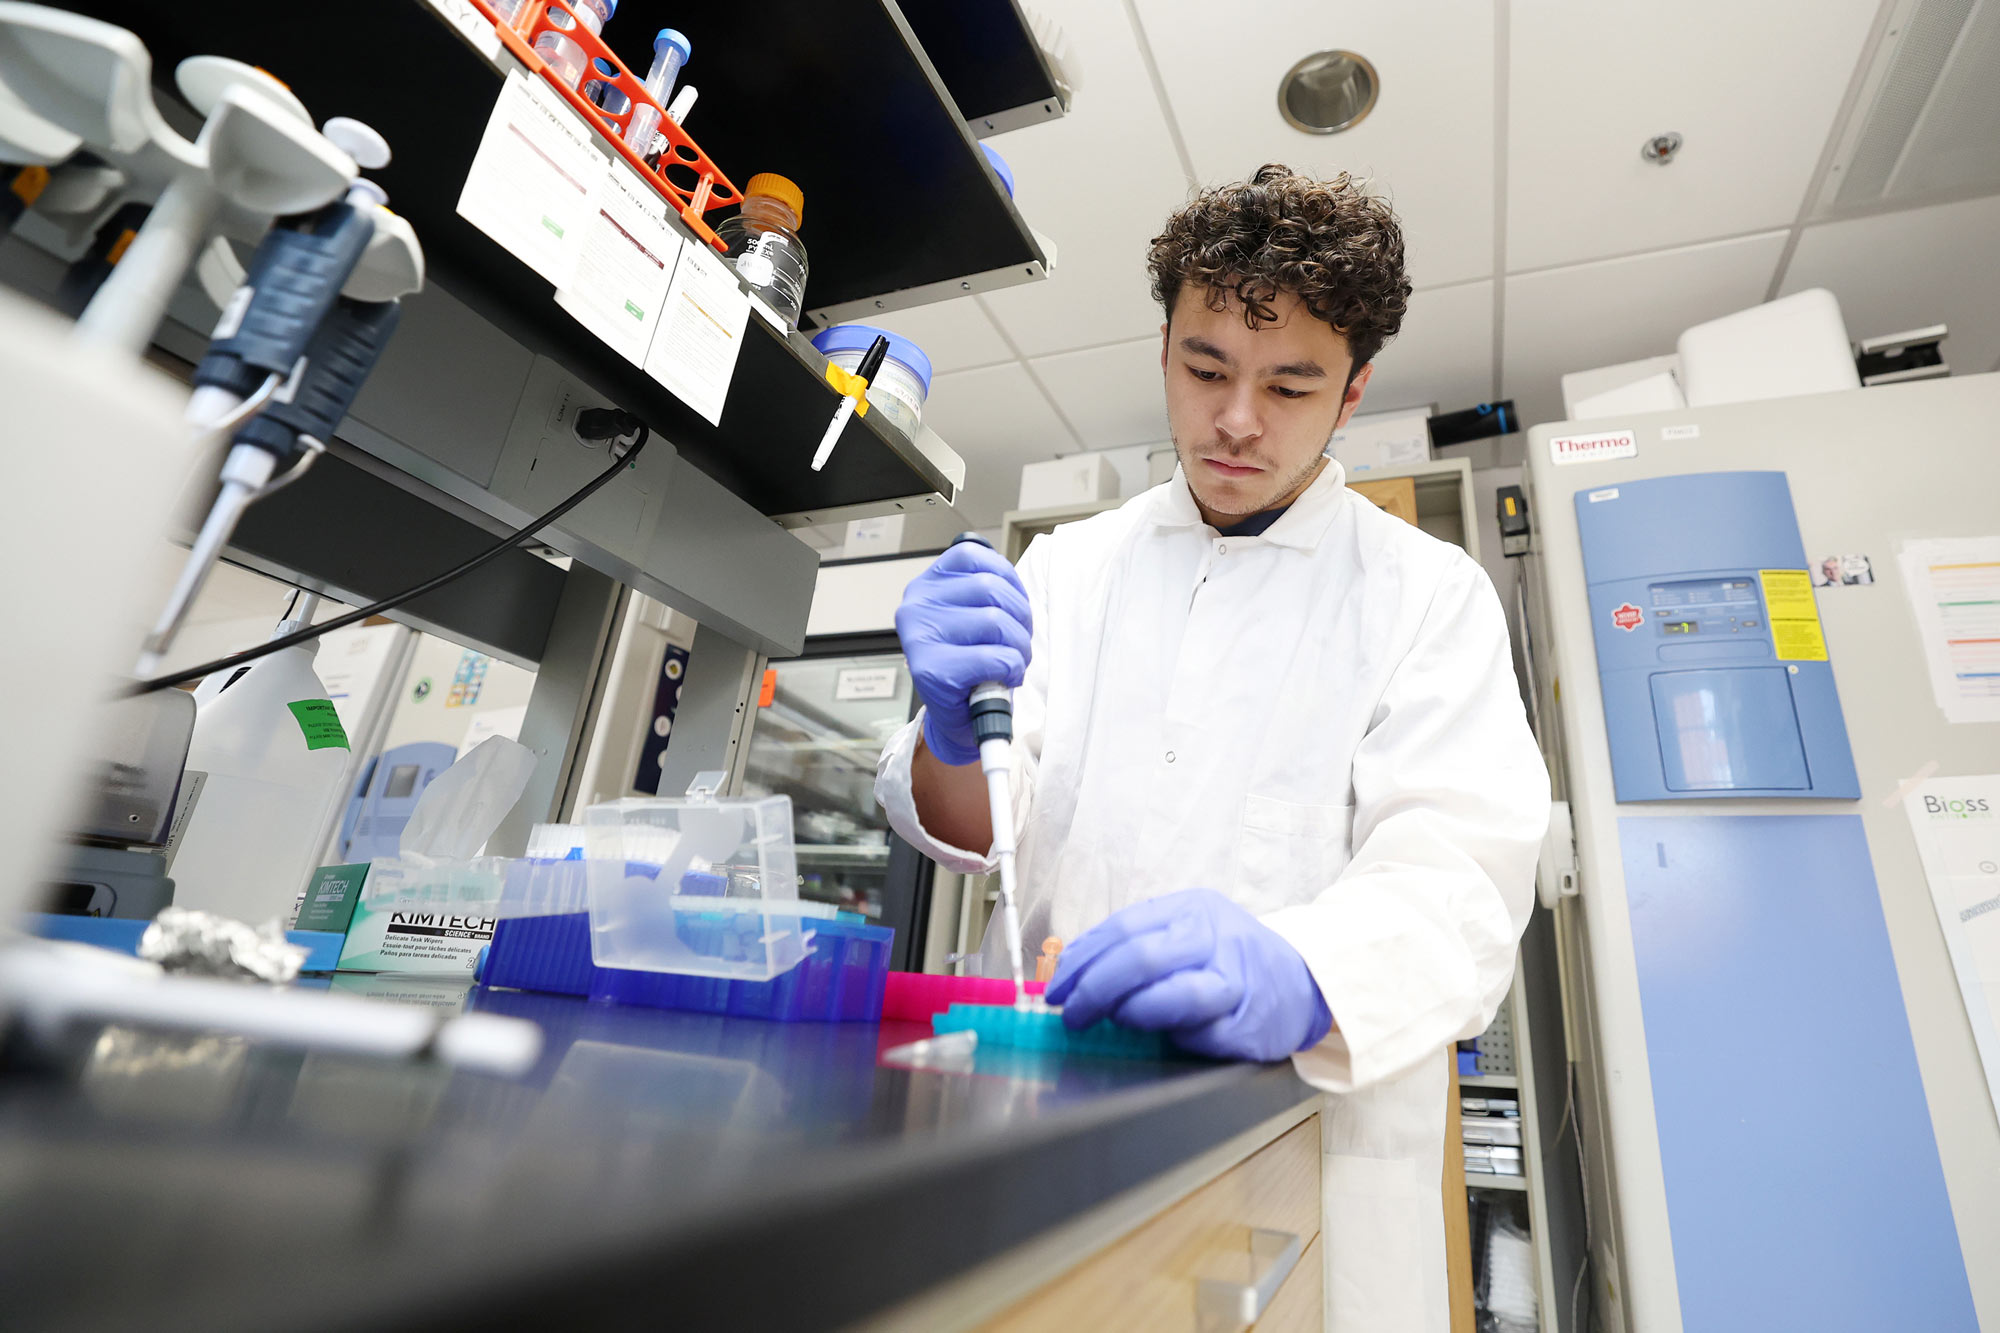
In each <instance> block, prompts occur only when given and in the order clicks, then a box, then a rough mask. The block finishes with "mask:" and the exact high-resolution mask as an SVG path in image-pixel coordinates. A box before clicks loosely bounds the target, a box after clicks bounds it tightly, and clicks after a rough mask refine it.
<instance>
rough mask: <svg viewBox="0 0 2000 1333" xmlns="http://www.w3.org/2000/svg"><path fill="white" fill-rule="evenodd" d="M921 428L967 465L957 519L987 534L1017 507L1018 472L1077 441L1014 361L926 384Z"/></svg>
mask: <svg viewBox="0 0 2000 1333" xmlns="http://www.w3.org/2000/svg"><path fill="white" fill-rule="evenodd" d="M924 421H925V423H926V424H927V425H929V426H930V428H931V429H932V430H935V431H936V432H937V433H938V434H939V435H940V436H941V437H943V439H944V442H945V443H946V444H948V445H950V446H951V447H952V448H953V449H955V450H957V451H958V454H959V456H960V457H961V458H963V459H964V460H965V487H964V490H963V492H962V495H961V498H960V500H959V502H958V505H957V509H958V512H959V513H961V514H963V515H965V517H966V519H967V521H968V522H970V523H971V524H972V526H974V527H988V526H991V525H993V524H996V523H998V522H999V521H1000V517H1001V515H1003V514H1005V513H1006V512H1007V511H1008V510H1010V509H1012V508H1013V507H1014V501H1015V500H1016V499H1018V498H1019V496H1020V494H1021V466H1022V464H1024V463H1034V462H1039V461H1040V460H1042V459H1047V458H1054V457H1055V456H1056V455H1057V454H1067V453H1074V452H1075V451H1076V447H1077V442H1076V437H1075V436H1073V435H1071V434H1070V433H1069V430H1068V428H1066V427H1065V426H1064V425H1063V424H1062V418H1060V417H1058V416H1057V415H1056V410H1055V408H1053V407H1051V406H1050V405H1049V400H1048V399H1047V398H1045V397H1044V396H1043V395H1042V391H1041V390H1040V389H1038V388H1036V387H1035V382H1034V381H1033V380H1031V379H1029V378H1028V371H1027V368H1026V367H1024V366H1023V365H1022V364H1021V363H1020V362H1018V361H1010V362H1008V363H1007V364H1005V365H1001V366H988V367H986V368H985V369H984V370H961V371H956V372H954V373H952V374H949V375H939V376H938V377H937V378H936V379H934V380H932V381H931V394H930V397H929V398H928V399H927V400H926V401H925V403H924Z"/></svg>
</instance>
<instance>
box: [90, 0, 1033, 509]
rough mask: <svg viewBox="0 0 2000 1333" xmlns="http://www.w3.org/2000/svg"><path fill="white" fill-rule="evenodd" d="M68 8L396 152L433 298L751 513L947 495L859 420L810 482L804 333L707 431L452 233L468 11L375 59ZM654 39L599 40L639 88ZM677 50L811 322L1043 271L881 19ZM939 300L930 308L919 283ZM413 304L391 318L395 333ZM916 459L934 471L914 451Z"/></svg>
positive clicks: (358, 45) (791, 28) (387, 31)
mask: <svg viewBox="0 0 2000 1333" xmlns="http://www.w3.org/2000/svg"><path fill="white" fill-rule="evenodd" d="M77 7H78V8H80V9H87V10H88V12H89V13H90V14H91V16H92V17H96V18H101V19H104V20H107V21H109V22H113V23H116V24H119V25H121V26H123V27H126V28H129V29H130V30H131V31H132V32H133V33H135V34H136V35H137V36H139V37H140V38H141V40H142V41H144V42H145V43H146V44H147V46H148V47H149V48H150V49H151V51H152V53H153V60H154V67H155V70H156V71H160V72H165V71H171V70H172V69H173V68H174V66H175V65H176V64H178V63H179V61H180V60H181V59H183V58H184V57H186V56H189V55H193V54H197V53H214V54H221V55H230V56H235V57H237V58H240V59H244V60H247V61H251V62H253V63H256V64H259V65H261V66H263V67H265V68H269V69H272V70H274V71H277V72H279V73H281V75H282V77H283V78H284V79H285V80H286V82H287V83H288V84H289V85H290V86H291V87H292V89H293V90H294V91H295V92H296V93H297V94H298V95H299V97H300V98H301V99H302V100H303V101H304V102H305V103H306V104H307V105H308V106H309V107H312V108H314V110H315V111H316V112H317V113H318V114H320V115H348V116H353V117H356V118H358V119H361V120H363V121H366V122H368V123H369V124H371V125H374V126H377V127H378V128H380V129H381V130H382V132H383V133H384V135H385V136H386V137H387V138H388V139H389V140H390V143H391V146H392V148H393V150H394V153H395V156H394V159H393V161H392V162H391V163H390V165H389V166H387V167H386V168H384V169H382V170H381V171H379V172H376V173H373V174H374V176H375V177H376V179H378V180H379V181H380V182H381V184H382V185H383V187H384V188H385V189H387V190H388V192H389V195H390V200H391V206H392V207H394V208H395V209H396V210H397V211H398V212H399V213H401V214H402V215H403V216H405V217H407V218H408V219H409V220H410V221H411V223H412V224H413V225H414V227H415V229H416V231H417V234H418V236H419V237H420V239H421V240H422V242H423V245H424V248H425V253H426V257H427V259H428V262H429V268H430V276H431V282H432V284H433V285H434V286H436V287H438V288H441V289H442V290H443V292H445V293H446V294H448V295H449V296H450V297H451V298H453V299H454V300H455V301H457V302H462V303H463V304H464V305H465V306H466V307H469V308H470V309H471V310H472V311H473V312H474V313H475V314H476V315H477V316H478V317H479V318H481V319H483V320H485V321H487V322H489V323H490V324H491V325H492V326H493V327H495V328H496V329H498V330H499V331H500V332H501V333H502V334H504V335H505V336H506V337H507V338H509V339H511V340H512V341H513V342H515V343H517V344H518V345H519V346H521V347H523V348H525V349H527V350H529V351H530V352H532V353H534V354H536V355H539V356H545V357H547V358H549V359H550V360H552V361H554V362H556V363H557V364H558V365H560V366H561V367H563V369H564V370H566V371H567V372H569V373H570V374H572V375H574V376H575V377H576V378H577V379H578V380H581V381H582V382H583V383H585V384H587V385H588V386H590V387H591V388H592V389H594V390H595V391H597V392H598V393H600V394H601V395H602V396H603V397H604V398H606V399H608V400H610V401H612V402H615V403H616V404H618V405H619V406H622V407H626V408H628V409H630V410H632V411H634V412H637V413H638V414H639V415H640V416H641V417H642V418H643V419H645V420H646V422H647V424H648V425H650V426H651V427H653V429H654V430H655V431H656V432H658V433H660V434H661V435H662V436H663V437H664V438H666V439H667V440H669V441H670V442H671V443H672V445H673V447H674V448H675V450H677V451H678V453H679V455H680V456H681V458H683V459H684V460H686V461H689V462H691V463H693V464H694V465H695V466H696V467H698V468H699V469H700V470H701V471H703V472H704V473H706V474H707V475H708V476H710V477H712V478H713V479H714V480H716V481H717V482H719V483H721V484H722V485H723V486H725V487H726V488H727V489H729V490H730V491H732V492H733V493H735V494H736V495H738V496H739V497H741V498H742V499H743V500H745V501H746V502H747V503H749V504H750V505H752V506H754V507H755V508H757V509H758V510H760V511H761V512H763V513H765V514H768V515H773V516H789V515H796V514H805V513H811V514H814V515H815V516H817V515H821V514H824V513H827V512H829V511H837V510H843V509H845V510H853V509H855V508H857V507H862V506H870V505H873V506H883V505H884V504H885V502H893V501H896V500H908V499H910V498H911V497H918V501H917V502H918V503H921V502H922V497H928V496H939V497H942V499H943V500H944V501H946V502H949V501H950V500H951V499H952V498H953V497H954V495H955V489H956V488H955V484H954V482H955V478H954V477H953V475H952V474H953V473H954V472H955V471H956V470H957V466H958V465H957V463H956V460H955V459H952V458H950V457H949V453H948V450H947V451H943V453H942V456H940V457H937V458H933V457H932V456H931V453H927V452H926V449H925V447H924V446H923V445H922V444H919V443H918V442H914V441H912V440H910V439H909V438H908V437H906V436H904V435H903V434H901V433H900V432H898V431H897V430H896V429H895V428H894V427H892V426H889V425H887V424H886V423H885V422H882V421H880V420H879V419H877V418H876V417H875V415H874V414H870V415H869V417H867V418H857V419H854V420H851V421H850V422H849V424H848V426H847V427H846V429H845V431H844V433H843V434H842V436H841V440H840V444H839V446H838V447H837V448H836V449H835V450H834V452H833V456H832V460H831V461H830V462H829V463H828V465H827V466H826V468H825V470H824V471H822V472H813V471H812V470H811V469H810V468H809V467H808V466H807V464H808V461H809V460H810V458H811V455H812V451H813V447H814V445H815V444H816V443H817V440H818V437H819V433H820V432H821V431H822V430H824V428H825V425H826V422H827V420H828V419H829V417H830V416H831V414H832V411H833V408H834V405H835V404H836V403H837V401H838V398H837V395H836V394H835V392H834V391H833V389H832V388H830V387H829V386H828V385H827V384H826V383H825V382H824V381H823V379H822V378H821V368H822V361H821V358H820V357H819V356H818V354H817V353H815V352H813V351H812V350H811V348H810V346H809V345H808V344H807V342H806V340H805V339H804V338H803V337H801V336H798V335H792V336H789V337H788V336H786V335H784V334H782V333H780V332H779V331H778V330H776V329H774V328H772V327H770V326H769V325H767V324H766V323H764V322H763V321H762V320H760V319H757V318H754V317H753V318H752V319H751V321H750V324H749V328H748V330H747V331H746V332H745V335H744V337H743V340H742V348H741V352H740V355H739V358H738V362H737V365H736V369H735V374H734V377H733V379H732V381H731V385H730V389H729V392H728V397H727V400H726V402H725V404H724V406H723V410H722V413H721V423H720V425H714V426H712V425H710V424H709V423H708V421H707V420H705V419H704V418H703V417H702V416H701V415H700V414H699V413H697V412H696V411H694V410H693V409H692V408H690V407H689V406H687V405H686V404H685V403H683V402H681V401H680V399H678V398H677V397H675V396H674V394H672V393H671V392H669V391H668V390H667V389H666V388H665V387H664V386H663V385H661V384H660V383H659V382H657V381H656V380H654V379H653V378H651V377H650V376H649V375H648V374H647V373H646V372H645V371H644V370H643V369H642V368H641V367H639V366H637V365H634V364H632V363H631V362H629V361H627V360H626V359H625V358H624V357H621V356H620V355H618V354H617V353H616V352H614V351H612V350H611V349H610V348H608V347H607V346H606V345H605V344H603V343H602V342H600V341H598V339H597V338H596V337H594V336H593V335H592V334H591V333H590V332H588V331H587V330H585V329H584V328H583V327H581V326H580V325H579V324H577V323H576V322H575V321H573V320H572V319H571V317H570V316H569V315H568V314H566V313H565V312H564V311H562V310H561V309H559V308H558V307H556V306H555V305H554V304H553V302H552V300H551V294H552V288H551V286H550V284H549V283H548V282H546V281H544V280H543V279H541V278H540V277H538V276H537V275H536V274H535V273H534V272H533V271H532V270H530V269H529V268H528V267H527V266H526V265H525V264H523V263H522V262H521V261H520V260H518V259H516V258H515V257H514V256H513V255H511V254H509V253H507V252H506V251H505V250H503V249H502V248H501V247H500V246H499V245H498V244H496V243H495V242H493V241H492V240H490V239H489V238H488V237H487V236H486V235H485V234H484V233H482V232H480V231H479V230H477V229H476V228H474V227H473V226H472V225H471V224H470V223H469V222H467V221H466V220H465V219H463V218H461V217H460V216H458V211H457V209H458V201H459V195H460V191H461V189H462V187H463V185H464V183H465V179H466V175H467V169H468V167H469V166H470V164H471V162H472V160H473V158H474V156H475V153H476V151H477V149H478V147H479V144H480V141H481V137H482V135H483V133H484V131H485V128H486V122H487V118H488V115H489V113H490V112H491V110H492V108H493V105H494V101H495V99H496V97H498V95H499V93H500V91H501V88H502V86H503V73H504V71H506V70H507V69H509V68H519V67H520V66H519V62H516V61H515V60H514V58H513V56H511V55H509V54H507V53H505V52H504V51H503V52H498V53H497V54H489V52H490V51H491V50H492V47H491V43H490V41H489V42H487V43H484V44H482V45H480V46H479V47H475V45H474V43H473V41H471V40H468V38H467V37H466V36H465V35H464V33H465V32H467V31H472V32H475V33H476V32H477V28H476V25H477V24H478V23H481V22H483V21H484V20H482V19H480V17H479V15H478V13H477V11H476V10H474V9H472V8H471V7H470V6H469V5H460V4H457V3H454V0H430V2H426V0H405V3H404V5H403V6H401V7H400V12H399V13H398V14H397V15H396V18H395V21H394V22H393V23H389V24H384V25H382V26H381V28H380V31H381V33H382V40H379V41H373V40H369V39H367V38H366V37H365V36H364V35H363V33H362V31H361V30H360V29H358V28H357V29H356V30H355V31H354V33H353V34H352V35H351V36H352V40H350V39H349V38H348V37H347V36H343V35H342V33H341V32H340V31H337V30H336V31H329V30H328V29H327V28H326V27H325V26H323V25H312V24H299V23H297V22H295V21H293V18H294V16H292V15H290V14H289V13H287V12H286V11H284V10H283V9H282V8H281V7H280V8H274V7H270V6H265V7H261V8H259V7H251V8H249V9H243V10H239V9H235V8H229V9H228V10H227V11H226V12H225V11H224V10H218V9H216V8H215V7H212V6H211V7H208V8H206V9H204V8H202V7H199V6H197V7H195V8H192V9H187V8H173V9H170V10H166V11H163V10H161V9H160V8H159V7H158V6H154V5H149V4H141V3H138V2H137V0H105V2H104V3H97V4H92V5H89V6H87V7H86V6H77ZM448 15H449V17H448ZM622 17H623V16H621V18H622ZM370 22H371V23H375V22H378V20H376V19H371V20H370ZM651 37H652V29H651V27H649V26H647V25H645V24H643V23H638V22H636V21H630V20H628V21H627V23H626V24H621V23H620V22H619V21H618V20H614V21H613V22H612V23H611V24H610V25H608V27H607V31H606V33H605V39H606V41H607V42H608V43H609V44H610V45H611V46H612V47H613V48H614V49H615V50H617V51H618V53H619V55H620V56H621V58H623V59H624V60H625V61H626V63H627V64H628V65H636V66H637V67H638V68H639V69H644V68H645V66H646V64H647V61H648V59H649V55H650V53H649V51H648V49H647V44H648V43H649V42H650V40H651ZM697 40H698V42H699V43H700V45H699V47H698V49H697V51H696V53H695V55H694V57H693V59H692V60H691V62H690V65H689V68H688V72H687V76H686V77H687V81H688V82H691V83H694V84H696V85H697V86H698V87H699V88H700V90H701V98H700V101H699V103H698V110H697V111H695V112H694V113H693V114H692V115H691V116H690V118H689V126H688V128H689V132H690V133H692V134H693V135H694V136H695V137H696V139H697V140H698V141H699V142H700V144H701V146H702V148H703V150H704V151H706V152H707V153H708V154H709V156H710V157H711V158H712V159H713V160H714V161H715V162H716V163H717V164H718V166H720V168H721V169H722V170H723V171H724V172H726V173H727V174H728V175H729V177H730V179H731V180H732V181H734V182H736V183H737V184H738V185H739V186H741V184H742V183H743V182H744V181H746V180H748V179H749V177H751V176H752V175H754V174H757V173H758V172H760V171H775V172H779V173H781V174H785V175H788V176H790V177H791V178H792V179H793V180H795V181H796V182H797V183H798V184H799V186H800V187H801V189H802V190H803V191H804V194H805V198H806V210H805V218H806V221H805V223H804V227H803V232H802V234H803V236H804V237H805V240H806V243H807V246H808V250H809V255H810V259H811V266H812V267H811V275H810V280H809V284H808V291H807V295H806V300H807V302H808V304H809V306H810V307H811V308H821V307H824V306H827V305H837V304H842V303H849V302H854V301H859V300H864V299H865V300H867V301H869V302H871V303H872V302H874V301H875V300H877V299H882V300H883V301H884V302H885V306H884V308H890V307H893V306H894V305H898V304H908V303H911V300H912V299H913V298H910V297H908V296H907V293H909V292H911V291H913V290H918V289H921V290H925V291H929V290H931V289H933V288H936V289H937V290H936V291H935V294H934V295H931V296H929V297H925V298H921V299H938V298H940V297H942V296H944V295H947V294H955V293H956V292H957V291H958V290H959V288H958V287H957V284H958V283H961V282H963V283H967V284H969V286H968V287H967V288H966V290H988V289H991V288H993V287H998V286H1003V285H1011V284H1012V283H1014V282H1029V281H1034V280H1036V279H1038V278H1040V277H1041V276H1043V275H1044V273H1045V272H1046V269H1045V266H1044V265H1043V263H1042V257H1041V253H1040V250H1039V248H1038V247H1037V246H1036V244H1035V242H1034V239H1033V236H1032V234H1031V233H1030V231H1029V229H1028V227H1027V225H1026V224H1025V223H1024V222H1023V221H1022V220H1021V218H1020V216H1019V214H1018V213H1017V212H1016V211H1015V210H1014V208H1013V205H1012V202H1011V200H1009V198H1008V197H1007V194H1006V191H1005V189H1004V188H1003V187H1002V186H1001V184H1000V182H999V180H998V178H997V177H996V176H995V175H994V173H993V171H992V168H991V167H990V166H989V165H988V163H987V162H986V160H985V158H984V156H983V155H982V154H981V152H980V150H979V146H978V144H977V142H976V141H975V140H974V139H973V137H972V135H971V133H970V131H969V130H968V129H967V128H966V127H965V125H964V123H963V121H962V120H961V119H960V118H959V116H958V113H957V111H956V109H955V107H954V106H953V104H952V101H951V98H950V96H949V95H948V94H947V93H946V92H945V90H944V87H943V85H942V83H941V82H940V81H939V79H938V76H937V74H936V71H935V70H934V69H932V67H931V65H930V63H929V61H928V60H927V59H926V58H925V56H924V54H923V51H922V49H921V47H920V46H919V45H918V44H917V42H916V40H915V38H914V36H913V35H912V34H911V32H910V29H909V27H908V25H907V24H906V23H905V22H904V21H903V19H902V16H901V14H900V12H899V11H898V10H897V9H896V8H895V6H894V5H892V4H887V3H881V2H879V0H878V2H877V3H871V4H863V5H855V6H841V7H838V8H837V9H835V8H830V7H826V6H818V5H813V4H810V3H806V2H805V0H776V2H775V3H773V4H766V5H761V6H755V7H735V8H730V7H724V8H721V9H717V10H713V11H710V12H705V13H704V14H703V15H702V17H701V24H700V32H699V36H698V38H697ZM836 107H837V112H836V111H835V110H834V108H836ZM620 169H622V164H621V168H620ZM634 176H635V178H636V173H634ZM722 216H723V215H722V214H720V213H710V214H708V215H707V220H708V221H709V222H710V223H711V224H713V223H715V222H717V221H718V220H719V219H720V218H721V217H722ZM939 218H950V219H951V225H950V226H948V227H947V226H942V225H939V224H938V222H937V219H939ZM674 225H675V226H676V227H677V228H678V227H679V224H678V222H675V224H674ZM681 234H683V235H684V236H685V235H688V233H686V232H685V231H684V230H682V232H681ZM946 282H949V283H951V284H952V287H951V290H950V291H949V292H947V291H946V290H945V289H943V288H942V287H939V284H943V283H946ZM897 293H904V294H905V295H904V296H897V295H895V294H897ZM425 299H426V298H425V296H423V295H420V296H418V297H416V298H413V299H412V300H411V301H410V302H409V303H408V305H409V306H410V314H411V316H413V317H414V316H418V315H420V314H421V311H422V307H423V305H424V303H425ZM411 322H412V323H413V324H414V323H415V320H414V318H413V319H412V321H411ZM395 355H396V353H395V350H394V349H393V347H392V349H391V351H390V353H389V356H390V358H391V359H393V358H394V356H395ZM440 410H442V408H441V409H440ZM926 434H927V432H926ZM928 443H930V444H932V446H933V448H932V453H936V452H938V451H936V450H935V443H936V442H935V437H934V436H933V437H931V438H930V441H928Z"/></svg>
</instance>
